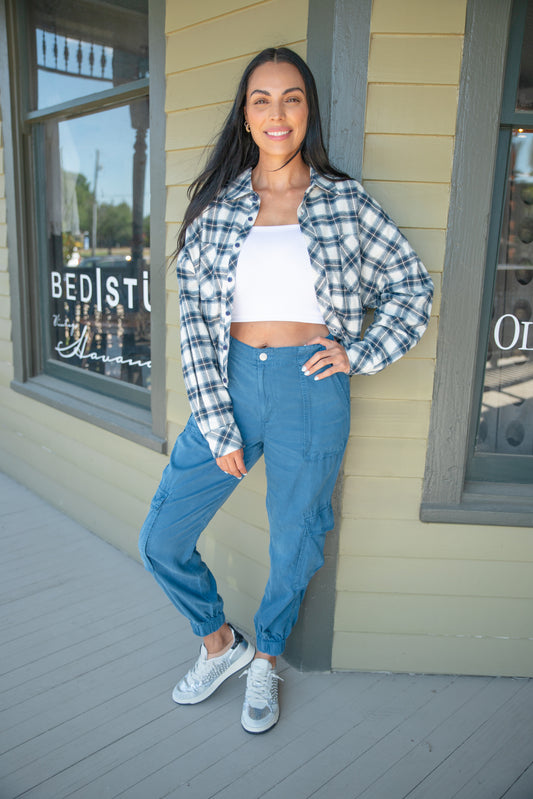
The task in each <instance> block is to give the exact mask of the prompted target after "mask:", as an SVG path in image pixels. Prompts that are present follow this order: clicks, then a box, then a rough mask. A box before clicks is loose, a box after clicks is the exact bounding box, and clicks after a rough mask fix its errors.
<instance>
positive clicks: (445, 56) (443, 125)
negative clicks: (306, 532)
mask: <svg viewBox="0 0 533 799" xmlns="http://www.w3.org/2000/svg"><path fill="white" fill-rule="evenodd" d="M465 11H466V0H452V1H451V2H447V3H442V2H440V0H429V1H428V0H402V2H401V3H399V2H397V0H374V2H373V6H372V22H371V45H370V56H369V73H368V81H369V83H368V95H367V99H368V104H367V112H366V125H365V131H366V134H365V148H364V163H363V179H364V182H365V185H366V186H367V188H368V189H369V191H370V192H371V193H372V194H374V195H375V196H376V197H377V198H378V199H379V200H380V201H381V202H382V203H383V205H384V206H385V207H386V209H387V210H388V211H389V212H390V213H391V215H392V216H393V217H394V218H395V219H396V221H397V222H398V223H399V225H400V226H401V227H402V229H403V230H404V232H405V234H406V235H407V237H408V238H409V240H410V241H411V243H412V244H413V246H414V247H415V248H416V249H417V251H418V252H419V254H420V256H421V258H422V259H423V260H424V262H425V263H426V265H427V267H428V269H429V270H430V272H431V274H432V277H433V279H434V282H435V303H434V307H433V316H432V320H431V323H430V326H429V329H428V332H427V334H426V336H425V338H424V339H423V340H422V341H421V343H420V344H419V345H418V346H417V347H416V348H415V349H414V350H413V351H412V352H411V353H410V354H409V355H408V356H407V357H406V358H404V359H403V360H402V361H400V362H399V363H397V364H394V365H393V366H392V367H389V368H388V369H387V370H385V372H383V373H381V374H378V375H376V376H374V377H369V378H353V379H352V414H353V420H352V434H351V438H350V443H349V445H348V451H347V454H346V459H345V476H344V490H343V510H342V514H343V515H342V521H341V530H340V541H339V547H340V551H339V563H338V575H337V590H338V592H337V602H336V615H335V634H334V651H333V666H334V667H336V668H339V669H344V668H350V669H353V668H357V669H363V670H364V669H384V670H393V671H427V672H452V673H455V672H458V673H464V674H482V673H490V674H514V675H532V674H533V671H532V663H533V636H532V635H531V614H532V611H533V538H532V536H531V532H530V531H529V530H526V529H523V528H513V527H509V528H502V527H483V526H475V525H449V524H423V523H422V522H420V521H419V518H418V514H419V507H420V500H421V488H422V480H423V475H424V462H425V450H426V445H427V430H428V419H429V407H430V402H431V396H432V380H433V372H434V365H435V356H436V339H437V332H438V315H439V311H440V288H441V274H442V270H443V264H444V250H445V237H446V225H447V216H448V205H449V195H450V180H451V170H452V159H453V147H454V133H455V124H456V108H457V97H458V83H459V75H460V66H461V53H462V37H463V33H464V22H465ZM443 390H445V388H443Z"/></svg>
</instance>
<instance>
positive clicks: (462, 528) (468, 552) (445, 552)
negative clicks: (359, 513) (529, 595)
mask: <svg viewBox="0 0 533 799" xmlns="http://www.w3.org/2000/svg"><path fill="white" fill-rule="evenodd" d="M340 554H341V557H342V556H344V555H355V556H361V557H373V558H379V557H406V558H429V559H434V558H442V559H443V560H448V559H450V558H451V559H459V558H461V559H463V560H492V561H495V562H499V561H501V560H509V561H523V562H528V563H533V536H532V535H531V530H529V529H528V528H527V527H497V526H495V525H494V526H493V525H490V526H488V527H483V526H482V525H476V524H426V523H425V522H421V521H418V520H411V519H410V520H404V519H395V520H394V521H393V522H391V520H390V519H383V518H378V519H357V518H354V519H348V518H344V519H343V520H342V531H341V539H340ZM356 588H357V586H354V590H355V589H356Z"/></svg>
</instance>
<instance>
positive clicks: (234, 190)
mask: <svg viewBox="0 0 533 799" xmlns="http://www.w3.org/2000/svg"><path fill="white" fill-rule="evenodd" d="M310 180H311V183H310V186H309V191H311V190H312V189H313V188H314V187H315V186H316V187H318V188H320V189H322V190H323V191H327V192H331V193H334V194H336V193H337V192H338V190H339V187H338V186H337V184H338V183H339V181H337V180H332V179H331V178H327V177H324V175H320V174H319V173H318V172H317V171H316V170H315V169H313V167H310ZM248 194H255V192H254V189H253V186H252V169H251V167H249V168H248V169H245V170H244V172H241V174H240V175H239V176H238V177H237V178H235V180H233V181H232V182H231V183H229V184H228V185H227V186H226V189H225V190H224V191H223V193H222V199H224V200H227V201H228V202H234V201H235V200H238V199H239V198H240V197H245V196H246V195H248Z"/></svg>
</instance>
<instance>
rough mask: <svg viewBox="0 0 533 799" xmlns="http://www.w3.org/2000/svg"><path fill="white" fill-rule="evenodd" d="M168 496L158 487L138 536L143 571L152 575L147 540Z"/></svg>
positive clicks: (165, 490) (163, 489) (152, 568)
mask: <svg viewBox="0 0 533 799" xmlns="http://www.w3.org/2000/svg"><path fill="white" fill-rule="evenodd" d="M168 494H169V492H168V490H167V489H166V488H162V487H161V485H160V486H159V488H158V489H157V491H156V492H155V494H154V497H153V499H152V502H151V504H150V510H149V511H148V516H147V517H146V519H145V521H144V524H143V526H142V527H141V532H140V534H139V552H140V553H141V558H142V562H143V564H144V567H145V569H147V570H148V571H149V572H152V573H153V571H154V567H153V565H152V562H151V560H150V556H149V555H148V546H149V539H150V536H151V534H152V530H153V528H154V525H155V523H156V521H157V518H158V516H159V512H160V511H161V507H162V506H163V503H164V501H165V500H166V498H167V497H168Z"/></svg>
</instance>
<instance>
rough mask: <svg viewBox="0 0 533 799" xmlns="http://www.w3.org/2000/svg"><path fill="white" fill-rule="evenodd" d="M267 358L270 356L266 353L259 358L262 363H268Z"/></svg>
mask: <svg viewBox="0 0 533 799" xmlns="http://www.w3.org/2000/svg"><path fill="white" fill-rule="evenodd" d="M267 358H268V355H267V354H266V352H262V353H261V355H260V356H259V360H260V361H266V359H267Z"/></svg>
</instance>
